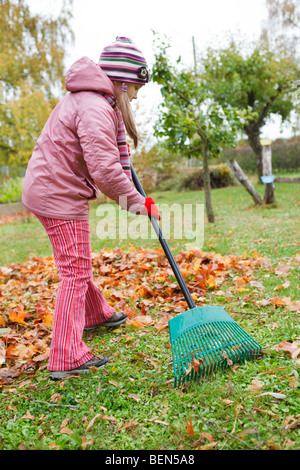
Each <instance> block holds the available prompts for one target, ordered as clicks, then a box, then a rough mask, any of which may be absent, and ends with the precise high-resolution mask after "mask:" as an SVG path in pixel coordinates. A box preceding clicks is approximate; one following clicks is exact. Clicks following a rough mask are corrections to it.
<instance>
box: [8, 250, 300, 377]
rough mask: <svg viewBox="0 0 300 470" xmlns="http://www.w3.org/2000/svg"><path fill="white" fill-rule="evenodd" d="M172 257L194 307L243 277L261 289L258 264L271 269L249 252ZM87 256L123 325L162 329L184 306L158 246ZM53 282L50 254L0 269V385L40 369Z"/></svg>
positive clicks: (241, 285) (278, 301)
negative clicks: (246, 255)
mask: <svg viewBox="0 0 300 470" xmlns="http://www.w3.org/2000/svg"><path fill="white" fill-rule="evenodd" d="M175 259H176V262H177V264H178V265H179V268H180V271H181V273H182V275H183V277H184V279H185V281H186V283H187V285H188V288H189V290H190V292H191V294H192V297H193V299H194V301H195V303H196V305H197V306H198V307H200V306H202V305H205V303H206V302H209V299H208V296H207V292H209V291H213V292H214V293H215V295H217V296H218V295H223V296H225V298H228V300H230V298H232V296H233V295H234V294H235V293H236V292H242V291H243V290H245V286H246V284H248V283H250V286H251V287H252V288H253V289H258V291H260V292H262V288H263V286H262V285H261V284H260V282H259V281H257V280H256V274H257V270H258V269H266V270H271V269H272V267H271V265H270V263H269V261H268V260H267V259H266V258H264V257H261V256H260V255H259V254H258V253H256V252H255V253H253V254H252V256H251V257H249V258H244V257H241V256H221V255H220V254H216V253H207V252H205V253H204V252H202V251H199V250H190V251H186V252H181V253H180V254H179V255H177V256H175ZM92 262H93V271H94V282H95V284H96V285H97V286H98V287H99V289H100V290H101V292H102V293H103V295H104V296H105V297H106V299H107V301H108V302H109V304H110V305H112V306H113V307H114V309H115V310H119V311H124V312H126V314H127V316H128V320H127V324H132V325H134V326H135V327H137V328H147V327H149V326H151V327H152V328H154V331H157V332H158V331H159V330H161V329H164V328H167V327H168V321H169V319H170V318H172V317H173V316H174V315H177V314H179V313H182V312H184V311H185V310H187V309H188V307H187V304H186V302H185V299H184V297H183V294H182V292H181V290H180V288H179V286H178V283H177V281H176V279H175V277H174V274H173V271H172V269H171V268H170V265H169V263H168V261H167V259H166V256H165V254H164V252H163V251H162V249H160V248H157V249H154V250H151V249H143V248H141V249H135V248H134V247H132V248H131V249H130V250H129V251H127V252H125V251H122V250H121V249H119V248H117V249H115V250H111V251H109V250H105V249H104V250H101V251H100V252H97V253H93V259H92ZM277 269H280V266H279V267H278V268H277ZM282 269H283V268H282ZM229 280H230V284H229V287H228V283H227V284H226V285H227V287H226V289H225V287H224V283H225V282H226V281H229ZM286 282H287V281H286ZM58 283H59V277H58V272H57V269H56V266H55V263H54V260H53V258H52V257H46V258H38V257H31V258H29V259H28V260H27V261H26V263H23V264H17V263H14V264H10V265H6V266H2V267H0V384H1V383H2V384H6V383H10V382H11V381H12V380H13V379H14V378H15V377H17V376H18V375H19V374H20V373H22V372H24V371H29V370H30V371H31V370H37V369H39V368H41V367H45V363H46V361H47V358H48V354H49V346H50V341H51V331H52V323H53V313H54V305H55V295H56V290H57V286H58ZM223 289H224V290H223ZM262 297H263V298H262V299H261V300H258V301H257V305H261V306H265V305H270V304H273V305H274V306H275V307H276V306H282V305H286V306H287V307H288V308H290V309H291V310H294V311H300V302H297V301H296V302H290V303H289V304H288V303H287V300H283V299H282V298H280V297H276V296H275V297H272V298H268V297H264V296H262Z"/></svg>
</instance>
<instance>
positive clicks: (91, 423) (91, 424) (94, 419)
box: [85, 413, 101, 432]
mask: <svg viewBox="0 0 300 470" xmlns="http://www.w3.org/2000/svg"><path fill="white" fill-rule="evenodd" d="M98 418H101V414H100V413H98V414H96V415H95V416H94V418H93V419H92V420H91V421H90V422H89V424H88V425H87V427H86V430H85V432H88V431H89V430H90V429H91V427H93V426H94V422H95V421H96V419H98Z"/></svg>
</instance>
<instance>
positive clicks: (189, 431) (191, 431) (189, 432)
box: [187, 418, 195, 437]
mask: <svg viewBox="0 0 300 470" xmlns="http://www.w3.org/2000/svg"><path fill="white" fill-rule="evenodd" d="M187 435H188V436H190V437H192V436H194V435H195V433H194V428H193V423H192V418H190V419H189V422H188V425H187Z"/></svg>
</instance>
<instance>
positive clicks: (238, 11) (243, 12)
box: [27, 0, 291, 139]
mask: <svg viewBox="0 0 300 470" xmlns="http://www.w3.org/2000/svg"><path fill="white" fill-rule="evenodd" d="M27 3H28V5H29V6H30V7H31V9H32V11H33V12H38V13H44V14H46V13H52V14H53V15H56V14H57V13H58V12H59V10H60V7H61V0H27ZM266 18H267V10H266V6H265V0H250V1H249V0H180V1H178V0H150V1H148V2H141V1H138V0H127V1H124V0H122V1H121V0H112V1H111V2H108V1H107V0H106V1H103V0H73V21H72V28H73V31H74V33H75V43H74V44H73V45H72V46H71V47H70V48H69V49H68V51H67V56H66V60H65V63H66V67H67V68H68V67H69V66H70V65H71V64H72V63H73V62H75V61H76V60H77V59H79V58H80V57H82V56H88V57H90V58H91V59H92V60H94V61H95V62H98V59H99V56H100V53H101V51H102V49H103V47H105V46H106V45H108V44H111V43H112V42H113V41H114V40H115V38H116V37H117V36H125V37H129V38H131V39H132V40H133V42H134V43H135V44H136V45H137V46H138V47H139V49H141V51H142V52H143V55H144V56H145V58H146V60H147V62H148V64H149V65H150V67H151V66H152V64H153V61H154V50H153V31H155V32H156V33H157V34H158V35H160V36H161V37H164V36H166V37H167V38H168V40H169V42H170V44H171V49H170V55H171V58H172V60H176V59H177V58H178V57H179V56H181V59H182V62H183V63H184V64H185V65H187V66H193V64H194V56H193V39H192V38H193V37H194V41H195V45H196V50H197V51H198V52H202V51H205V49H206V48H207V47H208V46H209V45H213V46H214V45H215V46H216V45H217V46H221V45H222V44H224V43H225V42H226V39H227V38H228V36H229V35H231V34H234V35H237V36H238V37H244V38H245V39H246V40H248V41H251V40H254V39H257V38H258V37H259V35H260V32H261V28H262V22H263V21H264V20H265V19H266ZM160 102H161V94H160V92H159V89H158V87H157V86H156V85H154V84H148V85H146V86H144V87H143V88H142V89H141V91H140V92H139V109H140V110H141V111H142V113H144V114H145V113H146V114H147V116H148V118H149V116H150V117H151V116H152V115H153V116H155V114H156V110H157V107H158V105H159V103H160ZM290 135H291V131H290V129H289V128H284V129H283V132H282V131H281V129H280V120H278V119H276V120H275V122H274V123H272V124H269V125H268V126H265V128H264V129H263V133H262V137H263V138H271V139H275V138H276V137H289V136H290Z"/></svg>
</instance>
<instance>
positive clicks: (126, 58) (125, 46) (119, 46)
mask: <svg viewBox="0 0 300 470" xmlns="http://www.w3.org/2000/svg"><path fill="white" fill-rule="evenodd" d="M99 65H100V67H101V68H102V70H103V71H104V72H105V73H106V75H108V77H109V78H110V79H111V80H116V81H119V82H129V83H137V84H139V85H145V83H148V82H149V78H150V75H149V70H148V65H147V62H146V60H145V58H144V56H143V54H142V52H141V51H140V50H139V49H138V48H137V47H136V45H135V44H134V43H133V42H132V40H131V39H129V38H124V37H117V38H116V40H115V42H113V43H112V44H110V45H109V46H107V47H105V48H104V49H103V51H102V53H101V55H100V59H99Z"/></svg>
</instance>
